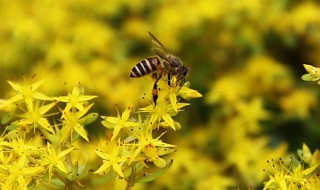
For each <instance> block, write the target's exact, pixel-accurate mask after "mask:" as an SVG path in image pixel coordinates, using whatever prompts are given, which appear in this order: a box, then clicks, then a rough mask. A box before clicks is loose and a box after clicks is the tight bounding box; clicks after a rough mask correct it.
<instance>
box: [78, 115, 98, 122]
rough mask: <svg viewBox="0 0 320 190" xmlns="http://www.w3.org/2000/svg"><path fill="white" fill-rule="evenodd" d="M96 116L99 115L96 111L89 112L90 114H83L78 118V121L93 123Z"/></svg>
mask: <svg viewBox="0 0 320 190" xmlns="http://www.w3.org/2000/svg"><path fill="white" fill-rule="evenodd" d="M98 117H99V114H98V113H90V114H87V115H86V116H84V117H83V118H82V119H81V120H80V122H81V124H83V125H89V124H91V123H93V122H94V121H95V120H96V119H97V118H98Z"/></svg>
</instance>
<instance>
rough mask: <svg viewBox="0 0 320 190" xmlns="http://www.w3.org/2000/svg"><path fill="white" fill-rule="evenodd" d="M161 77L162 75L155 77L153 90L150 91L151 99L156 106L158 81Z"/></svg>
mask: <svg viewBox="0 0 320 190" xmlns="http://www.w3.org/2000/svg"><path fill="white" fill-rule="evenodd" d="M161 77H162V73H160V74H159V76H158V77H157V80H156V81H155V82H154V85H153V89H152V99H153V102H154V105H157V100H158V81H159V80H160V78H161Z"/></svg>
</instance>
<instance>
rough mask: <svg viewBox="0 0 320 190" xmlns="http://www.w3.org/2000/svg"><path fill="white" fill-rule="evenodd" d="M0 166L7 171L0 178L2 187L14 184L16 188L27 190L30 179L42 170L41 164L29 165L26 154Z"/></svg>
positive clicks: (6, 187) (5, 187)
mask: <svg viewBox="0 0 320 190" xmlns="http://www.w3.org/2000/svg"><path fill="white" fill-rule="evenodd" d="M0 168H1V169H2V170H4V171H6V172H7V175H6V176H3V178H2V179H1V181H3V184H1V187H2V189H11V188H12V187H15V186H16V187H17V189H22V190H27V189H28V188H27V186H28V184H29V183H30V182H31V180H32V179H33V178H34V177H35V176H37V175H39V174H41V173H42V172H43V171H44V167H43V166H29V165H28V161H27V158H26V156H22V157H20V158H19V159H18V160H17V161H15V162H13V163H10V164H7V165H0Z"/></svg>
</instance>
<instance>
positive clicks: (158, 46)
mask: <svg viewBox="0 0 320 190" xmlns="http://www.w3.org/2000/svg"><path fill="white" fill-rule="evenodd" d="M148 33H149V35H150V37H151V42H152V44H153V45H154V47H153V48H152V51H153V52H154V53H155V54H157V55H158V56H159V57H161V58H162V59H164V60H166V61H168V62H169V63H170V64H172V65H173V66H174V67H177V66H178V65H176V64H175V63H174V62H173V61H172V57H173V56H172V55H171V53H169V52H168V50H167V49H166V48H165V47H164V45H163V44H162V43H161V42H160V41H159V40H158V39H157V38H156V37H155V36H154V35H153V34H152V33H151V32H148Z"/></svg>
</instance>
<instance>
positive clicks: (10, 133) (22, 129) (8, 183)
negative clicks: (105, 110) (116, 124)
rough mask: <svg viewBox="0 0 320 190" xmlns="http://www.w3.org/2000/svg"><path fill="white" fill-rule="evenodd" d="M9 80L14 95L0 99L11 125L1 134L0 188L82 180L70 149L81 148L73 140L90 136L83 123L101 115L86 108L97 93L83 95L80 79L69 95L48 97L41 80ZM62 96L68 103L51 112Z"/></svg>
mask: <svg viewBox="0 0 320 190" xmlns="http://www.w3.org/2000/svg"><path fill="white" fill-rule="evenodd" d="M8 83H9V84H10V86H11V87H12V88H13V89H14V90H15V95H14V96H12V97H11V98H9V99H2V100H1V102H0V110H1V111H3V114H2V116H3V117H2V121H1V122H2V123H1V124H2V125H4V124H5V125H7V126H6V128H5V129H4V130H3V134H2V136H1V138H0V176H1V179H0V187H1V189H4V190H8V189H24V190H26V189H28V188H31V187H42V188H45V187H47V186H48V185H49V184H50V185H49V186H54V185H55V186H56V187H58V186H61V184H64V185H63V186H65V187H66V188H72V185H75V184H77V185H81V184H80V183H78V179H77V176H79V173H78V166H75V165H76V162H72V161H71V153H72V152H74V151H78V150H76V148H75V147H74V145H73V142H74V141H75V140H79V138H78V137H82V138H83V139H85V140H86V141H89V139H88V135H87V132H86V130H85V129H84V126H85V125H88V124H90V123H91V122H93V121H94V120H95V119H96V118H97V117H98V114H97V113H91V114H88V111H89V109H90V108H91V107H92V105H93V104H89V103H88V101H89V100H91V99H93V98H95V97H96V96H86V95H84V94H83V92H82V88H81V87H80V86H79V85H76V86H75V87H74V88H73V90H72V92H70V93H69V94H68V96H61V97H49V96H47V95H45V94H43V93H41V92H40V91H39V87H40V86H41V84H42V83H43V80H40V81H37V82H34V83H33V84H28V83H27V82H25V84H19V83H16V82H13V81H8ZM59 102H61V103H63V104H64V105H65V106H64V105H63V104H62V105H61V106H64V108H63V107H59V110H56V112H53V111H52V110H53V108H57V106H58V105H60V104H59ZM59 113H60V114H61V117H60V118H59V117H55V116H56V115H58V114H59ZM79 167H80V166H79Z"/></svg>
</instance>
